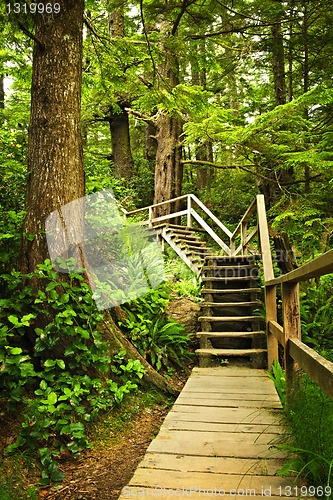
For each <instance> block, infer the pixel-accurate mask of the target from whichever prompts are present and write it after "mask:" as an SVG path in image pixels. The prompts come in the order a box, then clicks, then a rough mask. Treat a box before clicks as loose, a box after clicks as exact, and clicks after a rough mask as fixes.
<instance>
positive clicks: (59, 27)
mask: <svg viewBox="0 0 333 500" xmlns="http://www.w3.org/2000/svg"><path fill="white" fill-rule="evenodd" d="M43 3H44V4H46V3H47V0H44V1H43ZM59 3H60V7H61V8H60V13H59V14H57V15H52V14H50V15H47V14H44V15H41V14H37V15H36V37H37V38H38V39H39V40H41V41H42V42H43V43H44V45H45V49H42V48H41V47H40V45H38V44H37V43H35V46H34V53H33V75H32V86H31V118H30V124H29V149H28V175H29V177H28V184H27V194H26V211H27V215H26V218H25V221H24V224H23V239H22V251H21V269H22V271H23V272H31V271H33V270H35V269H36V266H37V264H39V263H41V262H43V261H44V260H45V258H47V257H48V250H47V244H46V238H45V236H44V234H43V232H44V231H45V226H44V223H45V219H46V218H47V217H48V215H49V214H50V213H51V212H53V211H54V210H56V209H57V208H59V207H61V206H62V205H65V204H66V203H69V202H71V201H73V200H74V199H76V198H80V197H81V196H84V169H83V151H82V137H81V125H80V106H81V77H82V24H83V10H84V0H59ZM24 233H28V234H34V235H35V238H34V240H33V241H29V240H28V239H27V238H26V237H25V236H24Z"/></svg>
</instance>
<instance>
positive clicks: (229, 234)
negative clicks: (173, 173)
mask: <svg viewBox="0 0 333 500" xmlns="http://www.w3.org/2000/svg"><path fill="white" fill-rule="evenodd" d="M189 196H190V197H191V199H192V200H193V201H194V202H195V203H196V204H197V205H198V206H199V207H200V208H201V209H202V210H203V211H204V212H206V214H207V215H208V216H209V217H210V218H211V219H212V220H213V221H214V222H215V224H216V225H217V226H219V228H220V229H222V231H224V232H225V234H226V235H227V236H228V237H229V238H231V236H232V233H231V231H229V229H228V228H227V227H226V226H225V225H224V224H222V222H221V221H220V220H219V219H218V218H217V217H215V215H214V214H213V213H212V212H211V211H210V210H209V208H207V207H206V206H205V205H204V204H203V203H202V202H201V201H200V200H199V198H197V197H196V196H195V195H194V194H190V195H189Z"/></svg>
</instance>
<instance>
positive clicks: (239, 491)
mask: <svg viewBox="0 0 333 500" xmlns="http://www.w3.org/2000/svg"><path fill="white" fill-rule="evenodd" d="M281 420H282V407H281V404H280V401H279V398H278V396H277V393H276V391H275V388H274V384H273V382H272V381H271V380H270V379H269V377H268V376H267V374H266V372H265V371H264V370H259V369H249V368H242V367H218V368H194V369H193V371H192V374H191V376H190V378H189V379H188V381H187V383H186V384H185V386H184V388H183V390H182V392H181V394H180V395H179V397H178V399H177V400H176V402H175V404H174V406H173V408H172V410H171V411H170V412H169V414H168V415H167V417H166V418H165V420H164V423H163V425H162V426H161V428H160V431H159V434H158V435H157V437H156V438H155V439H154V440H153V441H152V442H151V444H150V446H149V447H148V449H147V452H146V455H145V457H144V459H143V460H142V461H141V463H140V464H139V466H138V468H137V470H136V471H135V473H134V475H133V477H132V479H131V480H130V481H129V483H128V485H127V486H125V487H124V488H123V490H122V493H121V495H120V497H119V499H120V500H125V499H126V498H132V497H135V496H149V497H155V496H156V497H159V496H161V497H170V496H174V497H175V496H179V497H187V496H190V497H191V498H199V497H205V496H207V497H208V496H212V497H224V498H227V499H229V498H237V497H241V496H243V497H244V496H253V497H255V498H256V499H257V500H259V499H261V498H264V497H267V496H269V497H270V498H272V499H277V498H281V497H283V496H293V495H295V496H297V495H296V490H295V488H294V486H295V485H294V484H293V478H281V477H279V476H277V475H276V472H277V470H278V469H280V468H281V467H282V464H283V458H284V455H283V453H282V452H281V451H280V450H278V449H277V448H276V444H278V443H280V442H281V434H282V430H283V429H282V423H281Z"/></svg>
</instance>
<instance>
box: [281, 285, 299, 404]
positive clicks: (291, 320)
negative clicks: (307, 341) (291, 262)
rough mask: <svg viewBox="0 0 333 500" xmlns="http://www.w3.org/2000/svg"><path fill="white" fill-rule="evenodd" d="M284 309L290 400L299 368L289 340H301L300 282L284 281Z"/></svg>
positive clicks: (287, 385) (287, 386)
mask: <svg viewBox="0 0 333 500" xmlns="http://www.w3.org/2000/svg"><path fill="white" fill-rule="evenodd" d="M282 310H283V330H284V336H285V342H286V344H285V349H284V366H285V371H286V392H287V402H288V399H289V400H290V395H291V390H292V383H293V379H294V375H295V372H296V370H297V364H296V363H295V361H294V360H293V358H292V357H291V356H290V353H289V342H288V340H289V339H291V338H296V339H299V340H301V318H300V304H299V284H298V283H293V282H287V283H282Z"/></svg>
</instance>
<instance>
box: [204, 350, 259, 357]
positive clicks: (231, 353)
mask: <svg viewBox="0 0 333 500" xmlns="http://www.w3.org/2000/svg"><path fill="white" fill-rule="evenodd" d="M263 352H267V349H196V351H195V353H196V354H199V355H200V356H214V355H215V356H226V357H228V356H242V357H243V356H253V355H254V354H261V353H263Z"/></svg>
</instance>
